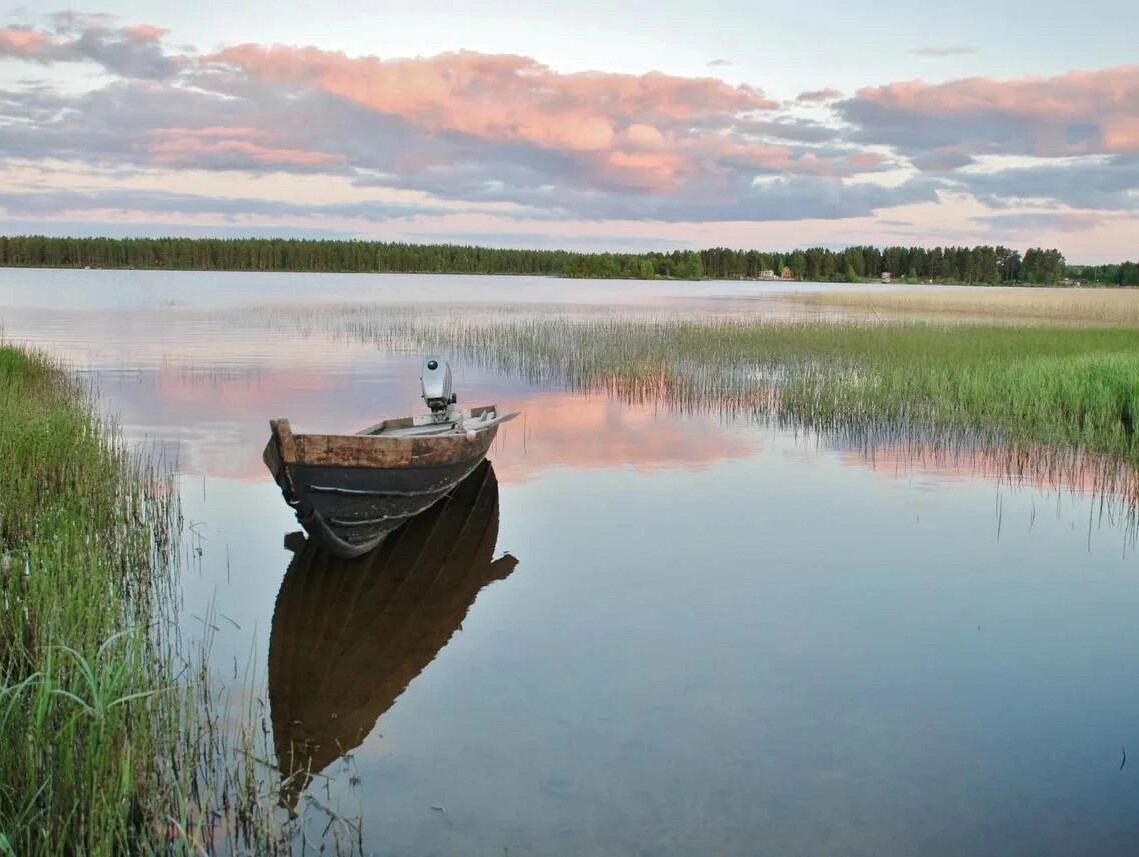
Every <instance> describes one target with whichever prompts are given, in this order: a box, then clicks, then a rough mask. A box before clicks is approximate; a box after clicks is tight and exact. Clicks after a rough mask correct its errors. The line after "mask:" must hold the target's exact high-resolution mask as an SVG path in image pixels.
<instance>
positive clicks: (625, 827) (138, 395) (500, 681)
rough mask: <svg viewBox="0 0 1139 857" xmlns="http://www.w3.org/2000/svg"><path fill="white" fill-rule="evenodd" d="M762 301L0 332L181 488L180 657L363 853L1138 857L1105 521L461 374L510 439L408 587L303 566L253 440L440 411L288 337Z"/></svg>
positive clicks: (216, 300)
mask: <svg viewBox="0 0 1139 857" xmlns="http://www.w3.org/2000/svg"><path fill="white" fill-rule="evenodd" d="M772 292H773V289H772V288H771V286H769V285H766V284H756V283H749V284H737V283H723V284H655V283H654V284H639V283H605V282H596V281H594V282H584V283H583V282H563V281H557V280H534V279H526V278H458V277H455V278H449V277H427V276H423V277H381V276H340V275H334V276H303V275H264V276H259V275H242V274H189V273H180V274H162V273H146V272H127V273H107V272H97V271H76V272H51V271H13V270H0V321H2V323H3V327H4V335H5V337H6V338H7V339H8V340H11V341H18V342H30V343H35V344H37V345H41V346H43V347H45V348H47V349H49V350H51V351H52V352H54V353H56V354H58V355H60V356H62V357H64V358H65V359H67V360H69V361H71V362H72V363H73V364H74V365H76V366H77V367H80V368H82V369H84V371H87V372H89V373H90V374H91V376H92V377H93V379H94V381H95V382H96V383H97V385H98V387H99V389H100V391H101V393H102V395H103V400H104V402H105V404H106V406H107V407H108V408H109V409H110V410H112V411H114V412H115V413H117V414H118V416H119V419H120V421H121V424H122V427H123V430H124V432H125V433H126V435H127V436H128V437H130V438H132V439H135V440H138V441H140V442H146V443H149V444H151V445H154V446H156V447H159V448H161V449H162V450H163V451H164V452H165V453H166V454H168V455H170V456H171V459H172V460H176V461H177V464H178V467H179V471H180V474H181V475H180V482H181V488H182V498H183V505H184V510H185V516H186V518H187V521H188V522H189V523H190V524H191V525H192V529H193V532H194V534H195V535H194V539H195V540H196V541H195V544H197V545H198V546H200V547H201V549H202V554H201V556H200V557H197V558H196V559H195V561H194V563H193V564H192V565H191V567H190V568H189V569H187V570H186V571H185V572H184V590H185V592H184V602H185V615H184V621H185V626H186V629H187V631H188V632H190V633H194V632H195V631H194V629H197V631H200V630H201V628H202V625H201V622H202V620H203V618H205V617H212V618H211V621H212V623H213V624H214V625H215V626H216V628H217V631H216V632H215V642H214V649H213V657H214V661H215V665H216V667H217V669H218V672H219V674H220V675H226V676H229V677H230V678H232V677H234V676H236V678H232V680H233V681H234V684H235V687H242V686H250V685H251V686H253V687H254V689H255V691H256V692H257V694H258V695H259V696H261V697H263V698H265V699H266V700H267V701H268V705H269V706H270V709H271V710H270V716H271V721H272V723H273V726H274V728H275V730H276V731H277V732H278V733H284V732H288V731H290V730H292V731H293V733H294V737H295V736H301V737H305V736H307V737H309V738H310V739H311V738H315V737H323V738H325V742H324V747H325V749H324V750H323V751H321V752H319V753H316V754H314V755H313V756H312V757H311V758H312V766H313V768H314V769H315V768H316V767H318V766H319V765H322V764H325V763H327V767H325V768H324V770H323V771H321V772H320V773H319V774H318V775H317V776H314V777H313V778H312V780H311V782H309V783H307V784H306V787H305V788H304V789H303V792H302V793H298V794H295V795H293V796H292V799H293V800H295V801H296V803H297V805H298V806H300V807H304V806H306V805H311V799H313V798H315V799H316V800H319V801H320V802H321V803H322V804H328V805H331V806H337V807H340V808H341V810H342V811H343V812H345V813H347V814H349V815H351V814H353V813H362V815H363V819H364V827H365V846H366V849H367V851H368V852H369V853H375V854H384V855H387V854H391V855H395V854H399V855H403V854H445V855H450V854H463V855H467V854H488V855H501V854H503V853H509V854H511V855H520V854H541V855H581V854H615V855H616V854H621V855H624V854H644V855H659V854H677V855H679V854H692V853H714V854H755V853H765V854H779V855H791V854H803V855H820V854H867V855H871V854H944V855H959V854H967V853H968V854H993V855H1010V854H1015V855H1040V854H1072V853H1097V854H1134V853H1136V850H1137V849H1139V766H1136V765H1128V766H1126V767H1125V768H1124V769H1123V770H1120V759H1121V755H1122V754H1121V749H1122V748H1123V747H1124V746H1126V747H1128V748H1129V749H1130V748H1132V747H1134V748H1135V749H1134V752H1135V753H1137V754H1139V682H1136V681H1135V677H1136V675H1137V667H1139V645H1137V644H1139V630H1137V624H1136V621H1135V617H1136V616H1137V615H1139V563H1137V561H1136V559H1135V557H1134V556H1133V555H1132V553H1131V548H1130V545H1131V536H1132V533H1131V532H1130V530H1129V529H1128V528H1127V527H1125V526H1124V525H1123V524H1120V523H1116V522H1115V521H1114V520H1113V519H1112V518H1111V516H1109V515H1103V514H1101V512H1100V507H1099V505H1098V504H1097V503H1095V502H1094V500H1093V499H1092V498H1088V497H1079V496H1070V495H1058V494H1056V493H1054V492H1048V491H1045V490H1043V489H1039V488H1036V487H1033V486H1019V487H1018V486H1009V485H1008V484H1007V483H1004V482H1002V481H1001V480H999V479H998V478H997V477H998V475H999V474H996V473H990V472H987V471H988V470H989V468H987V467H986V465H985V463H984V462H974V463H971V462H970V461H968V460H957V461H955V462H946V461H941V460H934V459H928V460H927V461H926V462H925V463H924V464H918V465H913V464H907V461H908V458H909V452H907V451H904V450H899V449H891V448H889V447H885V448H879V449H878V450H876V451H875V453H874V455H873V456H870V455H867V454H865V453H863V452H860V451H859V450H858V449H857V448H850V447H846V446H843V445H841V444H835V443H829V442H826V441H825V440H820V439H818V438H813V437H804V436H796V435H795V434H794V433H793V432H789V431H782V430H778V429H775V428H771V427H762V426H756V425H752V424H748V423H747V422H742V421H737V422H732V421H726V420H723V419H721V418H720V417H718V416H717V415H715V414H696V415H693V414H687V415H681V414H676V413H671V412H669V411H668V410H667V409H665V408H663V407H660V406H654V405H653V404H652V403H648V404H644V405H639V406H636V407H631V406H628V405H626V404H624V403H622V402H620V401H617V400H614V399H611V398H607V397H605V396H601V395H583V394H575V393H568V392H565V391H564V390H562V389H561V388H560V387H559V386H558V385H556V384H551V385H547V386H538V385H533V384H528V383H526V382H524V381H522V380H520V379H519V378H517V377H513V376H511V375H509V374H498V373H494V372H491V371H489V370H487V369H484V368H480V367H479V366H477V365H472V364H469V363H466V364H464V363H458V364H456V365H455V367H454V368H455V383H456V389H457V390H458V392H459V396H460V400H461V401H464V402H465V403H469V404H476V403H484V402H485V403H490V402H496V403H498V404H499V405H500V406H501V407H503V408H509V409H519V410H521V411H522V412H523V414H524V417H523V418H520V419H518V420H516V421H514V422H513V423H510V424H508V425H507V426H505V427H504V428H503V429H502V431H501V433H500V435H499V439H498V440H497V441H496V444H495V446H494V447H493V448H492V450H491V454H490V456H489V458H490V459H491V461H492V462H493V476H489V475H488V477H487V478H486V479H484V481H483V482H481V483H480V484H478V485H475V486H473V487H472V488H470V489H469V492H468V494H467V495H464V497H465V498H466V499H462V498H458V497H457V498H456V499H455V501H454V505H453V506H452V507H451V508H448V509H442V510H436V514H437V515H438V516H439V518H438V520H433V521H432V522H431V526H428V525H427V524H421V530H420V531H417V532H412V533H409V534H408V535H407V537H406V539H405V545H404V549H403V551H402V553H401V552H400V550H399V549H398V546H390V550H389V554H387V555H385V556H384V557H382V558H373V559H372V560H370V561H369V562H368V563H364V564H360V563H357V564H354V565H349V566H345V565H344V564H339V565H337V564H336V563H332V562H330V561H329V560H328V558H327V557H323V556H321V555H319V552H316V551H315V550H314V548H313V546H311V545H309V546H305V545H303V544H298V543H297V542H295V541H293V542H291V547H292V548H294V549H295V550H290V549H288V548H286V546H285V544H284V542H285V536H286V534H288V533H290V532H293V531H295V530H296V529H297V526H296V523H295V521H294V520H293V518H292V514H291V512H290V510H289V509H288V508H287V507H286V506H285V504H284V503H283V502H282V500H281V497H280V494H279V492H278V490H277V488H276V486H275V485H274V484H273V483H272V481H271V479H270V478H269V476H268V474H267V472H266V471H265V470H264V467H263V465H262V463H261V460H260V453H261V449H262V447H263V445H264V443H265V440H266V439H267V420H268V419H269V418H270V417H274V416H288V417H290V418H291V420H292V423H293V426H294V428H296V429H297V430H301V431H305V430H313V431H320V430H331V431H343V430H355V429H356V428H359V427H361V426H363V425H367V424H369V423H371V422H374V421H375V420H376V419H378V418H380V417H383V416H388V415H398V414H403V413H407V412H410V411H412V410H419V408H420V404H419V403H418V402H417V393H418V390H417V375H418V359H419V358H418V355H417V354H413V353H390V352H387V351H383V350H379V349H377V348H376V347H375V346H373V345H369V344H366V343H360V342H355V341H352V340H351V339H348V338H345V337H343V336H338V335H335V334H333V333H321V332H319V328H314V331H313V332H310V333H308V334H307V335H301V334H299V333H297V332H296V331H295V330H290V329H289V328H287V327H283V326H280V325H268V324H265V323H263V319H264V318H266V317H269V316H271V315H272V314H273V313H275V312H278V311H279V308H278V309H270V308H269V307H268V305H269V304H273V305H279V304H281V303H288V304H292V305H294V306H293V312H294V314H295V309H296V307H295V305H296V304H298V303H304V304H306V306H310V307H311V310H312V311H313V312H314V313H315V312H317V311H318V310H320V309H321V308H322V307H326V306H328V305H331V304H341V303H344V302H346V301H351V302H356V301H359V302H380V303H391V304H399V305H401V306H403V307H406V306H407V305H408V304H415V305H420V306H421V307H422V309H423V311H424V312H425V313H426V312H434V313H439V312H446V313H457V314H460V315H461V314H462V313H463V312H464V311H465V310H464V308H463V306H462V305H461V304H456V302H472V304H474V303H477V304H478V305H479V306H480V307H482V308H481V309H480V310H479V311H484V312H485V307H486V305H487V304H496V303H497V304H500V305H502V306H503V307H504V308H505V307H512V308H516V307H517V306H518V305H519V304H522V305H534V306H535V307H537V308H540V309H541V311H543V312H559V311H565V312H572V313H581V312H593V311H598V312H600V311H610V310H614V309H619V310H620V311H621V312H624V313H633V314H635V313H637V312H653V313H662V312H678V313H683V314H694V313H724V312H731V313H737V312H749V313H754V314H756V315H761V316H762V315H772V314H784V315H785V314H788V313H795V312H797V311H796V310H794V309H793V308H788V307H787V306H786V305H785V304H782V303H781V302H779V301H778V300H776V299H773V298H772ZM558 302H564V304H565V306H564V307H561V308H560V309H559V307H557V306H551V304H556V303H558ZM444 304H445V305H446V306H445V307H443V305H444ZM599 304H601V305H604V306H603V307H602V308H598V307H597V305H599ZM306 311H307V310H306ZM405 311H406V310H405ZM460 533H461V534H462V535H459V534H460ZM449 545H454V546H456V547H454V550H453V552H454V553H455V556H453V557H452V558H450V559H448V560H447V561H446V562H444V561H443V560H441V559H439V558H438V557H439V555H440V552H444V553H445V552H446V549H447V546H449ZM396 580H406V581H410V583H407V584H405V585H396V583H393V581H396ZM250 676H251V677H250ZM330 735H331V736H332V737H333V742H339V743H340V744H341V745H344V746H345V747H346V748H349V749H350V753H349V756H348V758H346V759H334V758H332V757H333V756H335V753H332V754H329V753H327V747H328V745H329V742H328V741H327V736H330ZM277 737H278V738H279V737H280V735H278V736H277ZM353 745H355V746H353ZM322 754H323V755H322ZM1136 758H1139V756H1136ZM286 767H287V764H286ZM325 824H326V819H324V818H323V817H321V816H320V815H319V812H318V813H316V815H315V817H314V818H313V821H312V825H311V828H310V831H309V833H310V836H312V837H313V838H314V839H318V838H319V836H320V834H321V833H322V831H323V829H324V827H325Z"/></svg>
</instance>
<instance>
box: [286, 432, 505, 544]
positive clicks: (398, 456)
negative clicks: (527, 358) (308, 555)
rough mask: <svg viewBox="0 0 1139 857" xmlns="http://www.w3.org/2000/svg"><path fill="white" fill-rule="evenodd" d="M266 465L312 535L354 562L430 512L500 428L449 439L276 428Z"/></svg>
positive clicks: (482, 455) (480, 456)
mask: <svg viewBox="0 0 1139 857" xmlns="http://www.w3.org/2000/svg"><path fill="white" fill-rule="evenodd" d="M271 426H272V429H273V434H272V437H271V438H270V440H269V443H268V445H267V446H266V448H265V455H264V459H265V463H266V465H267V466H268V467H269V470H270V472H272V473H273V477H274V479H275V480H276V482H277V484H278V486H279V487H280V488H281V493H282V494H283V495H284V497H285V500H286V501H287V502H288V503H289V505H290V506H292V507H293V509H294V510H295V511H296V515H297V521H298V522H299V523H300V524H301V526H302V527H304V528H305V531H306V532H307V533H308V534H309V535H310V536H311V537H313V538H314V539H318V540H320V542H321V543H322V544H324V546H325V547H326V548H327V549H328V550H329V551H330V552H332V553H333V554H335V555H336V556H338V557H341V558H344V559H350V558H352V557H357V556H360V555H362V554H365V553H367V552H368V551H370V550H373V549H374V548H375V547H376V546H377V545H379V543H380V542H381V541H382V540H383V538H384V536H386V535H387V534H388V533H390V532H391V531H392V530H394V529H396V528H397V527H399V526H400V525H401V524H402V523H404V521H406V520H408V519H409V518H411V517H414V516H415V515H418V514H420V513H421V512H424V511H426V510H427V509H429V508H430V507H431V506H432V505H434V504H435V503H437V502H438V501H439V500H440V499H442V498H443V497H445V496H447V494H448V493H449V492H450V491H451V490H453V489H454V487H455V486H456V485H457V484H459V483H460V482H461V481H462V480H463V479H465V478H466V477H467V476H469V475H470V474H471V473H472V472H473V471H474V470H475V469H476V468H477V467H478V465H479V463H480V462H482V461H483V459H484V458H485V457H486V453H487V450H488V449H489V448H490V445H491V443H492V442H493V441H494V438H495V436H496V434H497V432H498V424H497V423H496V424H492V425H489V426H487V427H485V428H480V429H478V430H477V431H467V432H456V433H453V434H448V435H445V436H442V437H438V436H437V437H431V438H422V437H382V436H374V435H367V434H360V435H293V434H292V432H291V430H290V429H289V426H288V421H287V420H274V421H273V422H272V423H271Z"/></svg>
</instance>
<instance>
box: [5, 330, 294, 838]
mask: <svg viewBox="0 0 1139 857" xmlns="http://www.w3.org/2000/svg"><path fill="white" fill-rule="evenodd" d="M172 485H173V483H172V480H171V478H170V477H169V476H168V475H164V474H162V473H160V472H158V471H157V470H156V469H155V468H153V467H152V466H151V465H150V464H149V463H148V462H147V461H145V460H140V459H138V458H137V457H133V456H132V455H130V454H129V453H128V451H127V450H126V448H125V447H124V446H123V445H122V443H121V442H120V441H119V440H118V438H117V435H116V434H115V433H114V431H113V430H112V429H111V428H109V427H108V426H107V425H106V424H105V423H103V422H101V421H100V420H99V419H98V418H97V417H96V416H95V415H94V412H93V409H92V404H91V402H90V400H89V398H88V397H87V396H86V394H85V393H84V391H83V389H82V388H81V387H80V386H79V385H78V384H77V383H76V382H75V381H74V380H73V379H72V378H71V377H70V376H69V375H67V374H66V373H64V372H63V371H61V370H60V369H59V368H58V367H56V366H54V365H53V364H52V363H51V362H50V361H48V360H47V359H45V358H44V357H42V356H40V355H37V354H29V353H25V352H22V351H19V350H16V349H13V348H7V347H2V346H0V555H2V556H3V559H2V560H0V857H5V855H20V857H41V856H42V857H47V855H77V854H82V855H94V857H98V855H108V857H109V855H119V854H128V853H129V854H201V853H215V851H216V849H217V848H219V847H221V848H223V850H225V851H226V852H227V853H248V854H278V853H288V851H289V850H290V841H291V839H292V838H293V837H294V836H295V835H296V833H297V831H298V830H299V825H297V824H290V822H289V821H288V820H287V819H282V818H281V817H280V815H281V814H280V812H279V811H278V810H277V808H276V795H275V794H274V793H273V792H272V789H271V787H270V785H269V784H270V783H271V782H272V781H273V780H274V779H275V772H274V771H272V769H271V755H269V754H268V753H267V751H266V748H267V747H268V746H269V744H268V741H267V740H266V735H265V734H264V730H261V729H260V728H259V725H258V724H259V723H260V716H259V714H258V712H257V711H256V710H255V709H254V703H253V702H252V701H251V702H249V703H248V706H247V707H244V708H243V709H242V710H238V711H231V710H229V704H228V702H227V700H228V699H229V698H230V697H229V696H228V695H227V694H226V692H224V691H222V692H219V691H218V689H217V688H216V687H215V686H214V685H213V683H212V682H211V681H210V678H209V674H208V666H207V665H208V651H207V649H206V648H205V647H206V646H207V645H208V641H204V642H203V643H202V647H199V648H196V649H195V650H194V657H193V659H192V660H191V659H187V658H184V657H183V655H182V653H181V649H180V645H179V642H178V639H177V632H176V630H175V628H176V625H175V621H174V619H175V611H174V607H175V603H176V590H175V588H174V587H175V585H176V573H175V572H176V558H177V555H178V550H179V548H178V542H177V541H176V537H177V535H178V530H179V525H180V512H179V506H178V503H177V498H176V495H175V493H174V492H173V488H172ZM241 690H242V689H241V688H235V689H234V691H235V692H238V693H240V692H241ZM267 757H268V758H267Z"/></svg>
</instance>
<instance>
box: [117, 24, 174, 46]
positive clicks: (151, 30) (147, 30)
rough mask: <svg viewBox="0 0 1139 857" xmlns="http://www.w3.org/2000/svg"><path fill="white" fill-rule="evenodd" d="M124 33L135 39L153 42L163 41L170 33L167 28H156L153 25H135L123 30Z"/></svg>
mask: <svg viewBox="0 0 1139 857" xmlns="http://www.w3.org/2000/svg"><path fill="white" fill-rule="evenodd" d="M123 32H124V33H125V34H126V35H128V36H130V37H131V38H133V39H139V40H140V41H150V42H153V41H157V40H158V39H161V38H162V37H163V36H165V35H166V34H167V33H169V32H170V31H169V30H167V29H166V28H165V27H156V26H154V25H153V24H134V25H133V26H130V27H125V28H123Z"/></svg>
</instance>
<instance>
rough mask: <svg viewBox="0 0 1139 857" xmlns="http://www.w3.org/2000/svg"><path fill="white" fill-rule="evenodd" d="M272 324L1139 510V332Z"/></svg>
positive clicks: (596, 323)
mask: <svg viewBox="0 0 1139 857" xmlns="http://www.w3.org/2000/svg"><path fill="white" fill-rule="evenodd" d="M269 323H271V324H274V325H288V324H294V325H295V326H296V327H297V328H298V329H300V330H301V331H302V332H303V333H308V334H319V335H332V336H343V337H348V338H351V339H354V340H358V341H365V342H373V343H375V344H376V345H377V346H378V347H380V348H383V349H386V350H397V351H398V350H408V351H419V350H424V349H442V350H447V351H450V352H451V353H453V354H455V355H456V356H459V357H461V358H462V359H464V360H467V361H470V362H473V363H476V364H481V365H484V366H488V367H491V368H494V369H495V370H498V371H501V372H504V373H509V374H513V375H515V376H517V377H521V378H524V379H526V380H528V381H530V382H532V383H536V384H541V385H546V386H550V385H553V386H562V387H565V388H568V389H571V390H583V391H601V392H606V393H609V394H612V395H615V396H619V397H621V398H624V399H626V400H629V401H631V402H639V403H644V402H653V403H659V404H663V405H666V406H668V407H672V408H676V409H678V410H693V411H697V410H701V411H715V412H718V413H721V414H724V415H727V416H731V417H740V418H745V419H753V420H759V421H773V422H776V423H778V424H780V425H782V426H787V427H793V428H795V429H803V430H808V431H813V432H817V433H819V434H823V435H829V436H835V437H838V438H839V439H841V440H842V441H843V442H844V443H854V444H863V443H872V444H873V443H890V444H895V445H896V444H909V445H911V446H912V447H914V448H915V449H917V450H919V451H920V450H921V449H938V448H945V449H952V450H956V451H957V453H959V454H964V453H965V452H969V454H977V453H978V452H983V453H984V454H985V455H986V456H987V457H988V459H987V460H989V461H992V460H993V459H994V455H996V457H997V458H1000V459H1002V460H1004V461H1006V463H1007V473H1008V476H1009V478H1010V479H1016V480H1032V481H1036V482H1040V483H1042V484H1051V485H1066V486H1068V487H1070V488H1073V490H1086V488H1087V486H1089V485H1095V486H1097V489H1096V490H1098V491H1101V492H1111V493H1114V494H1117V495H1118V496H1120V497H1123V498H1125V501H1126V503H1127V506H1128V508H1132V509H1133V508H1137V507H1139V477H1137V474H1139V439H1137V436H1136V428H1137V421H1139V329H1133V328H1128V327H1110V328H1109V327H1087V326H1076V327H1072V326H1064V327H1059V326H1033V325H1007V324H1006V325H999V324H976V323H974V324H966V323H957V324H936V323H930V322H921V323H919V322H861V321H860V322H855V321H829V322H819V321H813V322H796V321H790V322H787V321H779V322H770V321H765V320H763V319H762V318H755V317H752V318H743V319H732V318H724V317H708V318H697V319H695V320H691V319H686V318H684V317H683V316H681V315H679V314H677V313H667V314H663V315H654V314H653V313H651V312H645V311H640V312H639V314H636V315H630V314H629V313H627V312H625V313H613V312H606V313H601V314H598V315H595V316H592V317H590V316H589V315H584V316H583V314H582V312H581V310H580V309H579V308H575V309H574V310H573V311H572V313H570V314H568V315H562V314H559V313H557V312H551V311H549V310H546V309H542V310H539V311H533V310H530V311H527V310H526V309H524V308H505V309H503V308H487V309H472V308H471V307H456V308H452V310H451V311H450V312H447V311H445V310H444V309H442V308H433V310H432V312H431V314H430V315H427V316H425V315H422V314H420V312H419V310H418V308H415V307H375V306H354V307H353V306H343V307H335V308H329V309H327V310H325V311H323V312H322V313H315V314H314V313H312V312H306V313H305V314H304V315H303V316H301V315H296V316H290V315H289V314H288V313H285V312H278V313H276V314H274V315H273V316H272V317H271V318H270V321H269ZM917 454H920V452H919V453H917Z"/></svg>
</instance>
